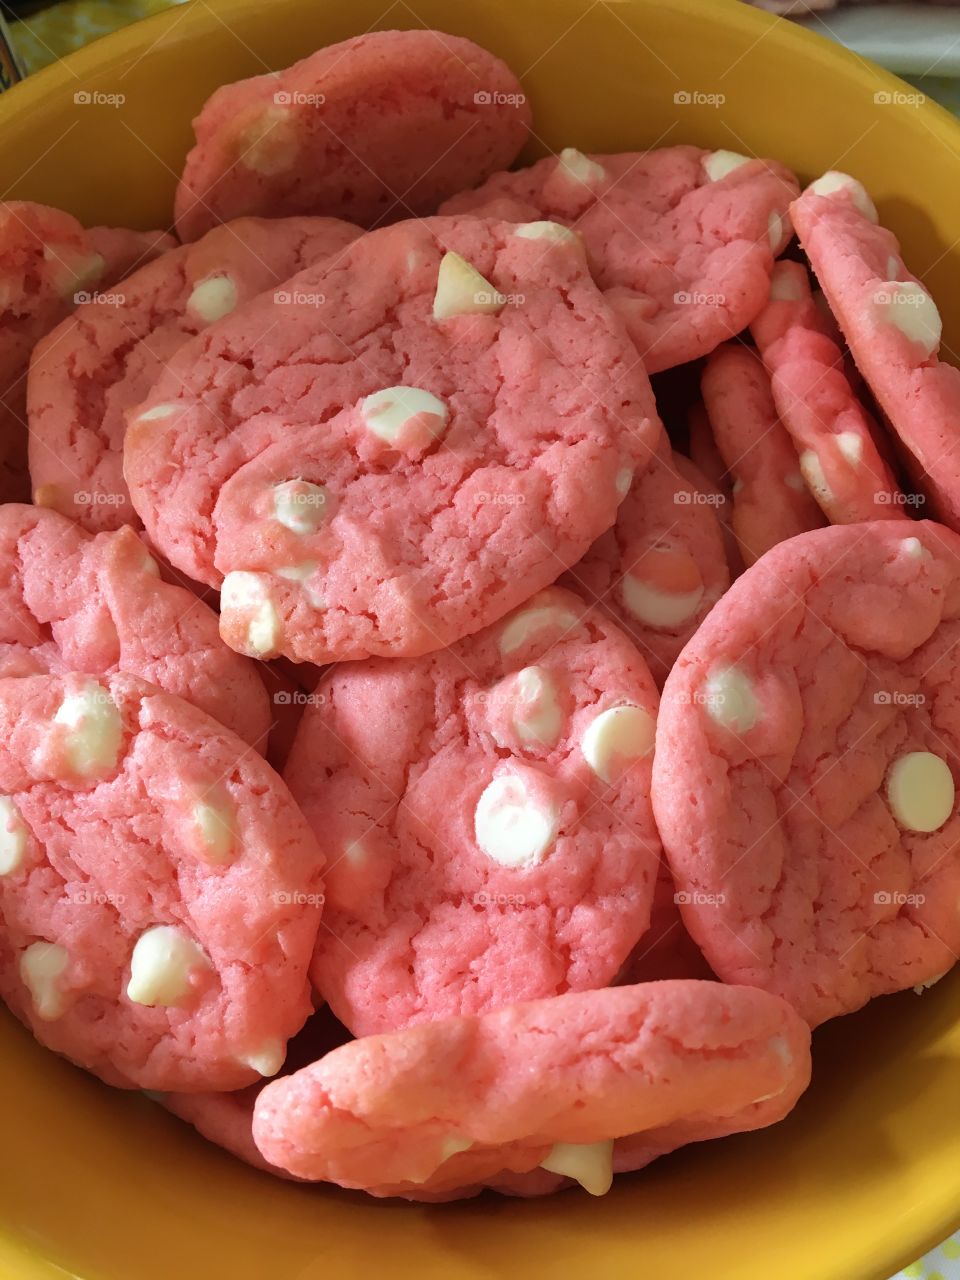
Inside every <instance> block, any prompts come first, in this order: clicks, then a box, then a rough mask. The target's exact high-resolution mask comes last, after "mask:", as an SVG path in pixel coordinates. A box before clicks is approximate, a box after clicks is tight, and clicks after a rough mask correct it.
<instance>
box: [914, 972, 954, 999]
mask: <svg viewBox="0 0 960 1280" xmlns="http://www.w3.org/2000/svg"><path fill="white" fill-rule="evenodd" d="M946 976H947V975H946V974H945V973H938V974H937V976H936V977H935V978H928V979H927V980H926V982H918V983H917V985H916V986H915V987H914V988H913V994H914V995H915V996H922V995H923V993H924V992H925V991H929V990H930V988H931V987H935V986H936V985H937V983H938V982H942V981H943V979H944V978H945V977H946Z"/></svg>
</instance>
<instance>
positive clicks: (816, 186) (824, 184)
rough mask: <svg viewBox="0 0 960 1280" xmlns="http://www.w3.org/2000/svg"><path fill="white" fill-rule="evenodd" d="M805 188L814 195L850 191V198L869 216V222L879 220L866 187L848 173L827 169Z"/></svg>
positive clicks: (866, 216) (875, 207)
mask: <svg viewBox="0 0 960 1280" xmlns="http://www.w3.org/2000/svg"><path fill="white" fill-rule="evenodd" d="M807 190H808V191H812V192H813V194H814V195H816V196H832V195H835V194H836V193H837V192H838V191H847V192H849V193H850V198H851V200H852V201H853V203H854V204H855V205H856V207H857V208H858V209H859V210H860V212H861V213H862V214H863V216H864V217H865V218H869V219H870V221H871V222H879V221H880V216H879V214H878V213H877V206H876V205H875V204H874V203H873V201H872V200H871V199H870V196H869V195H868V194H867V189H866V187H865V186H864V185H863V183H862V182H858V181H857V180H856V178H851V176H850V174H849V173H840V172H839V171H838V170H837V169H828V170H827V172H826V173H825V174H823V176H822V177H820V178H817V180H816V182H811V183H810V185H809V187H807Z"/></svg>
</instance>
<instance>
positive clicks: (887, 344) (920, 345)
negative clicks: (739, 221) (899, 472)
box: [793, 173, 960, 529]
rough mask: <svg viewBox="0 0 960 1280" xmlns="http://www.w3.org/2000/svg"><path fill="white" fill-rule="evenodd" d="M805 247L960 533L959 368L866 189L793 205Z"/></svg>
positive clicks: (840, 181) (822, 192)
mask: <svg viewBox="0 0 960 1280" xmlns="http://www.w3.org/2000/svg"><path fill="white" fill-rule="evenodd" d="M793 208H794V212H795V216H796V221H797V231H798V233H799V235H800V240H801V243H802V244H803V247H804V249H805V250H806V252H807V256H808V257H809V259H810V264H811V266H812V267H813V269H814V271H815V272H816V273H817V278H818V280H819V281H820V285H821V287H822V288H823V292H824V294H825V295H826V298H827V300H828V302H829V303H830V307H831V308H832V310H833V312H834V314H835V315H836V317H837V319H838V321H839V322H840V327H841V329H842V330H843V333H844V336H845V338H846V340H847V344H848V346H849V347H850V352H851V354H852V355H853V358H854V360H855V361H856V362H857V368H858V369H859V370H860V372H861V373H862V374H863V376H864V378H865V379H866V381H867V383H868V384H869V386H870V390H871V391H872V392H873V394H874V395H875V396H876V398H877V403H878V404H879V405H880V408H881V409H882V410H883V412H884V413H885V414H886V416H887V418H888V419H889V422H890V424H891V426H892V427H893V429H894V431H895V432H896V433H897V435H898V436H899V438H900V440H901V441H902V443H903V445H904V446H905V448H906V451H907V454H908V458H907V461H908V464H909V465H910V468H911V471H912V473H913V477H914V479H915V481H916V482H917V484H918V486H919V488H920V490H921V492H923V493H924V494H925V495H926V496H927V497H928V498H929V499H930V501H931V503H932V506H933V510H934V512H935V514H936V515H937V516H938V517H939V518H940V519H941V520H943V521H944V522H945V523H946V524H948V525H950V526H951V528H954V529H960V436H958V434H957V429H956V424H957V418H958V415H960V370H957V369H955V368H954V367H953V366H952V365H949V364H946V363H945V362H943V361H941V360H940V359H939V356H938V353H939V350H940V333H941V327H942V326H941V321H940V314H939V312H938V311H937V307H936V304H935V303H934V301H933V299H932V298H931V297H930V295H929V294H928V293H927V291H926V289H925V288H924V287H923V285H922V284H921V283H920V281H919V280H917V278H916V277H915V276H914V275H912V274H911V273H910V272H909V271H908V270H907V268H906V267H905V266H904V264H903V260H902V259H901V257H900V245H899V243H898V242H897V239H896V237H895V236H894V235H893V234H892V233H891V232H889V231H886V230H885V229H884V228H883V227H880V226H877V225H876V223H877V211H876V209H875V208H874V206H873V202H872V201H871V199H870V197H869V196H868V195H867V193H866V191H865V190H864V189H863V187H862V186H861V185H860V183H859V182H857V181H856V179H855V178H851V177H849V176H848V175H847V174H842V173H828V174H825V175H824V176H823V177H822V178H819V179H818V180H817V181H816V182H814V183H813V184H812V185H811V186H809V187H808V188H807V189H806V191H805V192H804V193H803V195H802V196H801V197H800V199H799V200H797V201H796V203H795V205H794V206H793Z"/></svg>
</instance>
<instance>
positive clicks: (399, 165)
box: [174, 30, 530, 240]
mask: <svg viewBox="0 0 960 1280" xmlns="http://www.w3.org/2000/svg"><path fill="white" fill-rule="evenodd" d="M193 126H194V132H195V134H196V145H195V146H194V148H193V150H192V151H191V152H190V154H189V155H188V156H187V160H186V166H185V168H184V171H183V176H182V178H181V179H180V185H179V186H178V188H177V195H176V202H175V206H174V207H175V215H176V222H177V231H178V233H179V235H180V237H181V239H183V240H195V239H196V238H197V236H199V235H202V234H203V233H204V232H205V231H208V230H209V229H210V228H211V227H212V226H214V225H215V224H216V223H218V222H226V221H228V220H229V219H231V218H236V217H239V216H241V215H242V214H262V215H264V216H265V217H270V218H276V217H280V216H282V215H286V214H329V215H333V216H335V217H338V218H347V219H349V220H350V221H351V222H358V223H360V224H361V225H363V226H366V227H372V226H377V225H380V224H383V223H385V222H395V221H397V220H399V219H401V218H407V217H413V216H416V215H418V214H428V213H434V212H436V209H437V206H438V204H439V203H440V201H441V200H443V199H445V197H447V196H449V195H452V194H453V192H455V191H461V190H463V188H464V187H471V186H474V185H475V184H476V183H478V182H482V181H483V180H484V179H485V178H486V177H488V176H489V175H490V174H491V173H493V172H494V170H496V169H500V168H504V167H505V166H507V165H509V164H511V163H512V162H513V160H514V158H515V157H516V155H517V152H518V151H519V150H520V148H521V147H522V146H523V144H524V142H525V141H526V138H527V133H528V131H529V128H530V109H529V107H528V106H527V100H526V98H525V97H524V94H523V91H522V88H521V85H520V83H519V81H518V80H517V79H516V77H515V76H514V75H513V73H512V72H511V71H510V68H509V67H507V66H506V64H505V63H503V62H501V61H500V59H499V58H496V57H494V55H493V54H492V53H488V52H487V51H486V50H485V49H481V48H480V47H479V46H478V45H475V44H474V43H473V42H472V41H471V40H465V39H464V38H463V37H461V36H452V35H447V34H445V33H443V32H440V31H424V30H413V31H371V32H367V33H366V34H365V35H362V36H358V37H356V38H355V39H352V40H344V41H343V42H342V43H340V44H335V45H331V46H330V47H329V48H326V49H321V50H319V52H317V53H314V54H311V55H310V57H308V58H304V59H303V60H302V61H301V62H298V63H296V64H295V65H294V66H292V67H288V68H286V70H284V71H280V72H278V73H271V74H268V75H262V76H255V77H253V78H252V79H250V80H240V81H237V82H236V83H234V84H227V85H224V86H223V87H222V88H219V89H217V90H216V92H215V93H214V94H213V95H212V96H211V97H210V98H209V99H208V100H207V102H206V103H205V104H204V106H203V108H202V109H201V111H200V114H199V115H198V116H197V118H196V119H195V120H194V122H193Z"/></svg>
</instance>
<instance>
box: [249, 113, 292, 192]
mask: <svg viewBox="0 0 960 1280" xmlns="http://www.w3.org/2000/svg"><path fill="white" fill-rule="evenodd" d="M239 152H240V154H239V156H238V161H239V163H240V164H242V165H244V166H245V167H246V168H247V169H252V170H253V171H254V173H262V174H264V175H266V176H272V175H274V174H278V173H284V172H285V171H286V170H288V169H289V168H290V167H291V165H292V164H293V163H294V161H295V160H296V158H297V154H298V152H299V142H298V138H297V131H296V127H295V124H294V121H293V118H292V115H291V113H290V111H289V110H288V109H287V108H286V107H283V106H273V107H267V108H266V110H265V111H263V112H261V114H260V115H259V116H258V117H257V118H256V120H254V121H253V123H252V124H250V125H248V126H247V128H246V129H245V130H244V132H243V134H242V135H241V137H240V147H239Z"/></svg>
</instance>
